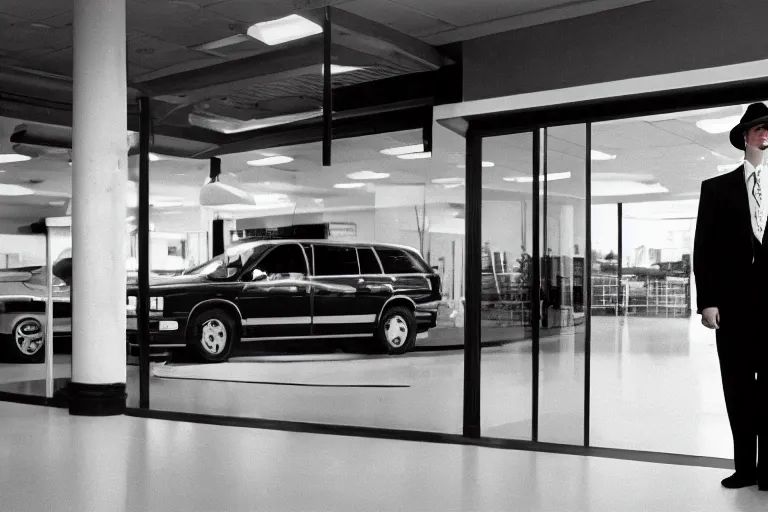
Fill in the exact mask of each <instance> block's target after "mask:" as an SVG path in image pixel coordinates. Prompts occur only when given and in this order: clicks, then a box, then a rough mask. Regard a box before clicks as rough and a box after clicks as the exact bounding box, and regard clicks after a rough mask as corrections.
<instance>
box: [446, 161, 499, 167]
mask: <svg viewBox="0 0 768 512" xmlns="http://www.w3.org/2000/svg"><path fill="white" fill-rule="evenodd" d="M456 167H458V168H459V169H466V168H467V166H466V165H464V164H459V165H457V166H456ZM483 167H485V168H486V169H488V168H490V167H496V164H495V163H493V162H483Z"/></svg>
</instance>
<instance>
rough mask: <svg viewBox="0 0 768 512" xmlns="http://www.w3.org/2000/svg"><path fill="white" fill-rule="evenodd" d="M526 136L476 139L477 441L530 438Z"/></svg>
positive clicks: (530, 270) (530, 272)
mask: <svg viewBox="0 0 768 512" xmlns="http://www.w3.org/2000/svg"><path fill="white" fill-rule="evenodd" d="M532 150H533V136H532V134H531V133H523V134H516V135H509V136H503V137H489V138H486V139H484V140H483V161H484V162H486V163H485V164H484V167H483V169H482V173H483V185H482V187H483V191H482V193H483V204H482V207H483V210H482V240H483V247H482V306H481V319H482V327H481V328H482V338H481V341H482V347H483V348H482V358H481V364H482V368H481V394H480V396H481V397H482V403H481V408H482V409H481V430H482V435H484V436H491V437H503V438H509V439H525V440H530V439H531V433H532V403H533V401H532V400H533V399H532V396H533V395H532V393H533V385H532V361H533V359H532V334H533V329H534V328H535V326H533V325H532V323H531V287H532V279H533V260H532V256H533V252H534V251H533V247H532V243H533V231H532V230H533V195H532V178H533V167H532V166H533V154H532Z"/></svg>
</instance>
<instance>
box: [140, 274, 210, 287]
mask: <svg viewBox="0 0 768 512" xmlns="http://www.w3.org/2000/svg"><path fill="white" fill-rule="evenodd" d="M206 282H208V278H207V277H206V276H201V275H188V276H160V277H150V278H149V286H150V288H156V287H168V286H181V285H190V284H199V283H206ZM138 288H139V280H138V277H136V278H132V279H131V280H129V281H128V289H129V290H138Z"/></svg>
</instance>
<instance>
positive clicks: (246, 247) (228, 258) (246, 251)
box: [184, 244, 267, 276]
mask: <svg viewBox="0 0 768 512" xmlns="http://www.w3.org/2000/svg"><path fill="white" fill-rule="evenodd" d="M265 249H267V245H265V244H243V245H239V246H238V245H236V246H234V247H230V248H229V249H227V250H226V251H225V252H224V253H223V254H219V255H218V256H216V257H215V258H213V259H211V260H209V261H206V262H205V263H203V264H202V265H198V266H197V267H194V268H191V269H189V270H187V271H186V272H184V275H197V276H210V275H211V274H213V273H214V272H216V271H217V270H219V269H222V268H225V267H230V268H243V267H245V266H246V265H248V264H249V263H250V262H252V261H253V260H254V258H257V257H258V256H259V255H260V254H262V253H263V252H264V250H265Z"/></svg>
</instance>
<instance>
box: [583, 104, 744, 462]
mask: <svg viewBox="0 0 768 512" xmlns="http://www.w3.org/2000/svg"><path fill="white" fill-rule="evenodd" d="M742 112H743V111H742V107H741V106H739V105H735V106H729V107H722V108H716V109H709V110H707V111H688V112H679V113H671V114H664V115H659V116H653V117H646V118H634V119H623V120H619V121H613V122H608V123H599V124H595V125H594V126H593V137H592V141H593V149H596V150H600V151H602V152H603V153H606V154H608V155H610V156H611V158H604V159H602V160H594V158H593V160H594V161H593V180H592V183H593V187H592V190H593V202H594V203H595V204H596V205H595V207H594V208H593V215H592V219H593V226H592V233H593V248H594V250H595V254H594V255H593V256H594V265H595V266H594V268H593V275H594V280H593V288H594V291H593V299H594V304H593V314H594V317H593V320H592V354H591V359H592V413H591V427H592V428H591V442H592V444H593V445H595V446H602V447H612V448H625V449H634V450H645V451H656V452H672V453H683V454H690V455H698V456H711V457H731V456H732V446H731V436H730V429H729V426H728V419H727V415H726V411H725V407H724V402H723V399H722V388H721V380H720V374H719V366H718V361H717V354H716V351H715V346H714V342H715V339H714V338H715V335H714V333H713V332H711V331H708V330H707V329H705V328H704V327H703V326H701V324H700V318H699V316H698V315H695V314H693V313H692V305H693V304H695V289H692V286H691V284H692V282H693V280H692V278H691V277H692V276H691V253H692V242H693V230H694V228H695V224H696V215H697V210H698V199H697V198H698V193H699V190H700V186H701V182H702V181H703V180H705V179H707V178H710V177H713V176H716V175H718V174H719V173H724V172H728V171H729V170H730V169H733V168H734V167H735V165H737V164H738V162H739V161H740V159H741V157H742V156H743V155H742V154H740V152H739V151H737V150H735V149H734V148H733V147H731V145H730V143H729V141H728V137H727V134H723V133H720V132H718V131H717V130H714V131H708V127H709V126H710V125H711V121H712V120H713V119H722V118H727V117H731V116H737V117H738V116H740V115H741V114H742ZM617 203H621V204H622V219H621V222H622V234H623V236H622V238H623V239H622V240H621V249H622V251H621V252H622V261H621V262H619V261H617V255H618V248H619V240H618V225H617V220H615V219H616V218H617ZM598 212H599V213H598ZM619 264H620V265H621V276H622V277H621V281H622V283H621V286H622V293H621V295H622V297H623V300H622V304H621V307H620V308H617V307H616V306H617V295H618V293H617V292H618V287H617V282H616V276H617V269H618V268H619ZM617 309H618V310H619V311H618V314H617V312H616V310H617Z"/></svg>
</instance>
